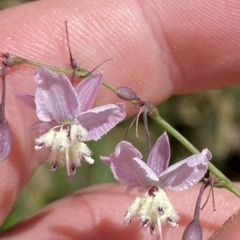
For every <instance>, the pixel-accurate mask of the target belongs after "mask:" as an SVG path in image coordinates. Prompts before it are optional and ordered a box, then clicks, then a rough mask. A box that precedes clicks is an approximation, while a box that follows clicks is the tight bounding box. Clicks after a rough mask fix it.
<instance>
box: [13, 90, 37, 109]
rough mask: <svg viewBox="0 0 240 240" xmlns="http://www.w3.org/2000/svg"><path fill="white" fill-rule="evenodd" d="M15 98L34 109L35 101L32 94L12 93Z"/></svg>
mask: <svg viewBox="0 0 240 240" xmlns="http://www.w3.org/2000/svg"><path fill="white" fill-rule="evenodd" d="M14 96H15V98H17V99H18V100H20V101H21V102H23V103H25V104H26V105H27V106H28V107H30V108H32V109H34V110H36V103H35V101H34V96H32V95H29V94H25V93H14Z"/></svg>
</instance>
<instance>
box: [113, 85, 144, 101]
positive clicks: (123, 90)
mask: <svg viewBox="0 0 240 240" xmlns="http://www.w3.org/2000/svg"><path fill="white" fill-rule="evenodd" d="M116 94H117V96H118V97H119V98H121V99H122V100H125V101H134V100H140V98H139V97H138V96H137V94H136V93H135V92H134V91H133V90H132V89H131V88H129V87H119V88H117V89H116Z"/></svg>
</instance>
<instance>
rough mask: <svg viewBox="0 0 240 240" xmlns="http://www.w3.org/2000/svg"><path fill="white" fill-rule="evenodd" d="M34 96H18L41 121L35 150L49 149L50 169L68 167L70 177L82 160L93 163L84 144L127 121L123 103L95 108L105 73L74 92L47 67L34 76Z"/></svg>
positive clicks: (92, 77)
mask: <svg viewBox="0 0 240 240" xmlns="http://www.w3.org/2000/svg"><path fill="white" fill-rule="evenodd" d="M34 78H35V81H36V82H37V89H36V94H35V96H31V95H28V94H22V93H18V94H15V96H16V97H17V98H18V99H19V100H21V101H22V102H24V103H25V104H26V105H28V106H29V107H31V108H33V109H35V110H36V113H37V116H38V118H39V120H40V121H38V122H36V123H35V124H33V126H32V128H34V129H35V128H37V129H39V130H40V131H42V135H41V136H40V137H38V138H37V139H36V140H35V142H36V145H35V149H36V150H39V149H43V148H46V149H49V150H50V153H49V157H48V161H49V162H50V164H51V170H52V171H54V170H56V168H57V167H58V166H66V169H67V175H68V177H72V176H73V175H74V174H75V172H76V167H78V166H80V164H81V160H85V161H87V162H88V163H90V164H92V163H93V162H94V160H93V159H92V158H91V151H90V149H89V148H88V147H87V145H86V144H85V143H84V142H85V141H89V140H95V141H96V140H98V139H100V138H101V136H103V135H104V134H106V133H107V132H108V131H110V130H111V129H112V128H113V127H114V126H116V124H118V123H119V122H120V121H121V120H123V119H124V118H125V115H126V113H125V105H124V104H123V103H118V104H107V105H104V106H101V107H96V108H92V109H91V107H92V105H93V103H94V100H95V98H96V96H97V93H98V91H99V89H100V87H101V84H102V72H100V73H97V74H93V75H92V76H90V77H88V78H86V79H84V80H83V81H82V82H80V83H79V84H78V85H77V86H76V87H75V89H74V87H73V86H72V84H71V82H70V81H69V79H68V78H67V77H66V76H65V75H64V74H61V73H58V74H57V73H53V72H52V71H50V70H48V69H47V68H46V67H42V68H40V69H39V70H38V71H37V72H36V73H35V75H34Z"/></svg>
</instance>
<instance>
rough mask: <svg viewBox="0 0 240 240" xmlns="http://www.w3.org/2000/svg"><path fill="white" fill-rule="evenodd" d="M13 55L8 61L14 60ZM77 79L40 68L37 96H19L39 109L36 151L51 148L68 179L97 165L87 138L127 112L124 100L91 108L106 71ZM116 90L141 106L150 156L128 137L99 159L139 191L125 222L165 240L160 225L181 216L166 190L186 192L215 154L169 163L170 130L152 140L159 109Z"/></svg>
mask: <svg viewBox="0 0 240 240" xmlns="http://www.w3.org/2000/svg"><path fill="white" fill-rule="evenodd" d="M10 57H11V56H10ZM10 57H9V59H13V60H14V59H15V58H10ZM9 66H11V65H10V63H9ZM74 71H76V69H75V70H74ZM74 73H75V72H74ZM73 78H74V75H73V76H72V80H71V81H70V80H69V79H68V78H67V77H66V76H65V75H64V74H61V73H58V74H57V73H54V72H52V71H50V70H49V69H47V68H46V67H41V68H40V69H39V70H38V71H37V72H36V73H35V75H34V79H35V81H36V85H37V87H36V93H35V95H29V94H26V93H16V94H15V97H16V98H17V99H19V100H20V101H22V102H23V103H24V104H26V105H27V106H28V107H30V108H32V109H33V110H35V111H36V114H37V117H38V119H39V121H37V122H35V123H34V124H33V125H32V127H31V129H32V130H35V131H37V132H38V133H39V136H38V137H37V138H36V139H35V150H37V151H39V150H40V151H41V150H47V154H48V156H47V161H48V162H49V163H50V164H51V167H50V170H52V171H55V170H56V169H57V168H58V166H65V167H66V170H67V176H68V178H71V177H72V176H73V175H74V174H75V173H76V168H77V167H79V166H80V165H81V162H82V160H84V161H86V162H88V163H89V164H93V163H94V160H93V158H92V152H91V150H90V149H89V148H88V146H87V144H86V142H87V141H91V140H94V141H97V140H99V139H100V138H101V137H102V136H103V135H104V134H106V133H107V132H108V131H110V130H111V129H112V128H113V127H115V126H116V125H117V124H118V123H119V122H120V121H122V120H123V119H124V118H125V116H126V112H125V104H124V103H118V104H107V105H104V106H100V107H95V108H92V106H93V103H94V101H95V98H96V96H97V94H98V92H99V90H100V87H101V85H102V82H103V72H99V73H96V74H92V75H91V76H89V77H87V78H85V79H84V80H83V81H81V82H80V83H79V84H78V85H77V86H76V87H75V88H74V87H73V84H72V82H73ZM116 94H117V95H118V96H119V97H120V98H121V99H123V100H127V101H134V102H135V103H136V106H137V108H138V109H139V114H138V115H137V116H136V117H135V120H136V122H138V118H139V115H140V114H141V113H143V118H144V125H145V129H146V133H147V134H146V135H147V140H148V148H149V156H148V159H147V161H146V163H145V162H144V161H143V160H142V155H141V153H140V152H139V151H138V149H136V148H135V147H134V146H133V145H132V144H131V143H129V142H127V141H121V142H120V143H118V144H117V146H116V148H115V151H114V152H113V153H112V154H110V156H101V157H100V158H101V160H103V161H104V162H105V163H106V164H107V165H108V166H109V167H110V168H111V170H112V172H113V174H114V177H115V178H116V179H117V180H118V181H119V182H120V183H121V184H124V185H127V189H126V193H129V192H130V191H131V190H133V189H134V188H137V190H138V191H139V193H140V195H139V196H137V197H136V199H135V200H134V202H133V203H132V204H131V206H130V207H129V208H128V210H127V212H126V214H125V216H124V221H123V222H124V224H125V225H128V224H130V223H131V222H132V221H133V219H139V220H140V222H141V226H142V227H148V228H149V230H150V233H151V234H156V233H157V232H159V235H160V239H162V229H161V224H162V223H164V222H168V224H169V225H170V226H171V227H177V226H178V220H179V218H180V217H179V215H178V213H177V211H176V210H175V209H174V207H173V205H172V204H171V202H170V200H169V198H168V196H167V193H166V191H165V188H166V187H168V188H170V189H173V190H176V191H182V190H185V189H187V188H189V187H191V186H192V185H194V184H195V183H197V182H198V181H200V180H201V179H202V178H203V176H204V174H205V173H206V171H207V169H208V161H209V160H211V158H212V155H211V153H210V151H209V150H208V149H204V150H202V152H201V153H198V154H194V155H192V156H190V157H188V158H186V159H184V160H181V161H179V162H177V163H175V164H174V165H172V166H170V167H169V162H170V155H171V151H170V143H169V139H168V135H167V133H166V132H164V133H163V134H162V135H161V136H160V137H159V138H158V139H157V141H156V143H155V145H154V146H153V147H151V143H150V137H149V132H148V126H147V125H148V124H147V115H148V114H150V115H157V114H158V112H157V110H156V108H155V107H154V106H153V105H152V104H151V103H150V102H148V101H143V100H141V99H140V97H138V96H137V94H136V93H135V92H134V91H133V90H131V89H130V88H128V87H119V88H117V89H116ZM2 106H3V102H2V104H1V107H2ZM2 112H3V111H2ZM1 116H4V114H2V115H0V120H1V121H0V132H1V138H0V140H1V145H0V161H2V160H3V159H5V158H6V157H7V155H8V154H9V152H10V150H11V144H9V143H10V142H11V134H10V130H9V127H8V124H7V122H6V120H5V119H4V117H1ZM131 125H132V124H131ZM4 142H6V144H5V145H4ZM190 230H191V229H190ZM188 232H189V231H187V234H188V235H189V233H188ZM185 235H186V234H185ZM188 235H186V236H187V237H185V238H186V239H188ZM190 236H192V231H191V232H190Z"/></svg>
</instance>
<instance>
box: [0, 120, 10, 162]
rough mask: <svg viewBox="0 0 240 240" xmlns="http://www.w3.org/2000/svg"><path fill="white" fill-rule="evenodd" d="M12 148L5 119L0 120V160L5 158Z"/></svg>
mask: <svg viewBox="0 0 240 240" xmlns="http://www.w3.org/2000/svg"><path fill="white" fill-rule="evenodd" d="M11 149H12V135H11V131H10V128H9V126H8V122H7V120H1V121H0V162H2V161H3V160H5V159H6V158H7V157H8V155H9V154H10V152H11Z"/></svg>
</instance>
